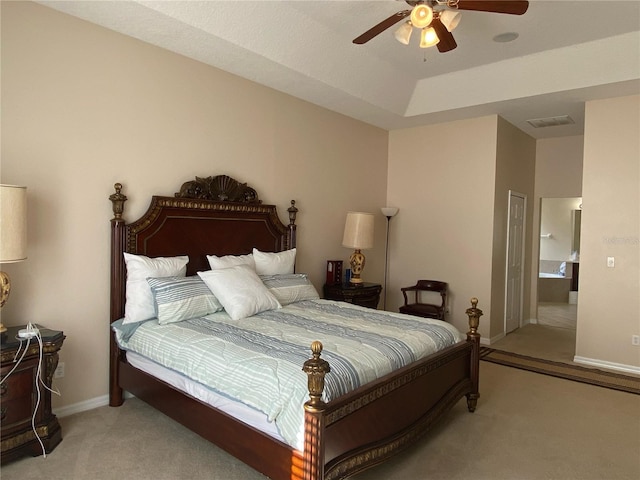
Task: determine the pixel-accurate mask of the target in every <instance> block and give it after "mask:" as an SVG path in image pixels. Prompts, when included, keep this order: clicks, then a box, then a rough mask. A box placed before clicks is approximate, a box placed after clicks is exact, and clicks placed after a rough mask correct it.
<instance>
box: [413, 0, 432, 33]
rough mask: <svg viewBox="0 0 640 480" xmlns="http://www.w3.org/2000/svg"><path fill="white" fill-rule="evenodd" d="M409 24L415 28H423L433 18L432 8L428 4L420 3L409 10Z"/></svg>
mask: <svg viewBox="0 0 640 480" xmlns="http://www.w3.org/2000/svg"><path fill="white" fill-rule="evenodd" d="M409 18H410V19H411V24H412V25H413V26H414V27H416V28H424V27H426V26H428V25H429V24H430V23H431V21H432V20H433V10H432V9H431V7H430V6H429V5H425V4H423V3H420V4H418V5H416V6H415V7H413V10H411V16H410V17H409Z"/></svg>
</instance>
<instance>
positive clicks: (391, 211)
mask: <svg viewBox="0 0 640 480" xmlns="http://www.w3.org/2000/svg"><path fill="white" fill-rule="evenodd" d="M380 210H381V211H382V214H383V215H384V216H385V217H387V241H386V242H385V244H384V295H383V296H382V309H383V310H386V309H387V271H388V269H389V225H390V224H391V217H393V216H395V215H396V214H397V213H398V209H397V208H395V207H383V208H381V209H380Z"/></svg>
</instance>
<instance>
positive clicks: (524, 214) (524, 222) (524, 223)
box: [502, 190, 528, 336]
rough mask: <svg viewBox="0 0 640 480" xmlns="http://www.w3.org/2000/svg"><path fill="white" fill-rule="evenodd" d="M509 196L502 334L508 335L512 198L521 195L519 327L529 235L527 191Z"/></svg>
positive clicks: (512, 191)
mask: <svg viewBox="0 0 640 480" xmlns="http://www.w3.org/2000/svg"><path fill="white" fill-rule="evenodd" d="M508 195H509V198H508V202H507V231H506V232H507V241H506V248H507V250H506V252H505V270H504V278H505V286H504V308H503V310H504V314H503V319H502V334H503V335H505V336H506V335H507V302H508V299H509V247H510V227H511V199H512V198H513V197H519V198H522V200H523V204H524V205H523V209H522V248H521V252H522V253H521V258H520V265H521V268H520V301H519V306H520V312H519V315H518V316H519V319H518V328H520V327H522V323H523V310H524V305H523V303H524V260H525V255H526V251H525V250H526V249H525V245H526V241H525V239H526V235H527V203H528V202H527V200H528V198H527V195H526V194H525V193H520V192H516V191H515V190H509V193H508Z"/></svg>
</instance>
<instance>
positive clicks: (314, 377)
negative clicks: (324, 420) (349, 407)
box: [302, 340, 331, 408]
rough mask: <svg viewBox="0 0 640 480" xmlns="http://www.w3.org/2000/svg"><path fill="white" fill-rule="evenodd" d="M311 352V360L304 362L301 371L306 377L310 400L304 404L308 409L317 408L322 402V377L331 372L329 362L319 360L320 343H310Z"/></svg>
mask: <svg viewBox="0 0 640 480" xmlns="http://www.w3.org/2000/svg"><path fill="white" fill-rule="evenodd" d="M311 352H312V353H313V358H310V359H309V360H307V361H306V362H304V366H303V367H302V370H304V372H305V373H306V374H307V377H308V382H307V385H308V388H309V398H310V400H309V401H308V402H307V403H306V405H309V406H310V407H312V408H313V407H319V406H321V405H322V404H323V402H322V391H323V390H324V376H325V375H326V374H327V373H329V372H330V371H331V368H329V362H327V361H326V360H323V359H322V358H320V354H321V353H322V343H320V342H318V341H317V340H316V341H315V342H313V343H311Z"/></svg>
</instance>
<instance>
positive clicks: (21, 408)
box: [0, 325, 65, 464]
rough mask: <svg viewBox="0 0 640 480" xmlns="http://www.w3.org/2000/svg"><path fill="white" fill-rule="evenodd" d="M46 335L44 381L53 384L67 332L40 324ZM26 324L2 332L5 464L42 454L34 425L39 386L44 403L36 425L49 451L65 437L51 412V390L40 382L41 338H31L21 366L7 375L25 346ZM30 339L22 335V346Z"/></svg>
mask: <svg viewBox="0 0 640 480" xmlns="http://www.w3.org/2000/svg"><path fill="white" fill-rule="evenodd" d="M37 327H38V330H39V331H40V335H41V337H42V365H41V374H42V375H41V376H42V381H43V382H44V384H45V385H46V386H47V387H49V388H51V383H52V380H53V373H54V372H55V370H56V367H57V366H58V351H59V350H60V348H62V343H63V342H64V338H65V337H64V335H63V333H62V332H60V331H57V330H49V329H47V328H44V327H43V326H41V325H37ZM21 328H26V327H25V326H24V325H22V326H19V327H8V328H7V331H6V332H5V333H3V335H2V342H1V347H2V349H1V357H2V367H1V370H0V378H2V384H1V385H0V409H1V416H2V420H1V423H0V432H1V440H0V443H1V455H2V464H4V463H7V462H9V461H11V460H15V459H16V458H19V457H21V456H24V455H31V456H34V457H35V456H38V455H42V447H41V446H40V443H39V442H38V439H37V438H36V437H35V433H34V431H33V428H32V425H31V419H32V417H33V415H34V410H35V408H36V402H37V391H36V387H37V386H39V388H40V405H39V406H38V410H37V412H36V413H35V421H34V424H35V429H36V431H37V432H38V436H39V437H40V440H41V441H42V444H43V445H44V448H45V451H46V452H47V453H49V452H51V451H52V450H53V449H54V448H55V447H56V445H58V444H59V443H60V442H61V441H62V430H61V429H60V424H59V423H58V419H57V418H56V416H55V415H54V414H53V413H51V392H50V391H49V390H47V389H46V388H44V387H43V386H42V385H38V384H37V382H39V379H38V377H37V372H38V365H39V363H40V345H39V343H38V339H37V338H32V339H31V340H30V341H29V347H28V349H27V351H26V353H25V355H24V357H23V358H22V361H21V362H20V364H19V365H18V367H17V368H16V369H15V370H13V372H12V373H11V375H10V376H9V377H8V378H6V379H5V376H7V375H8V374H9V372H11V370H12V369H13V368H14V367H15V366H16V363H15V362H14V358H16V353H17V358H18V359H19V358H20V357H21V356H22V353H23V350H20V351H18V349H19V348H20V340H19V339H18V338H17V336H18V330H20V329H21ZM26 345H27V340H26V339H22V347H21V348H25V347H26Z"/></svg>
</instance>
